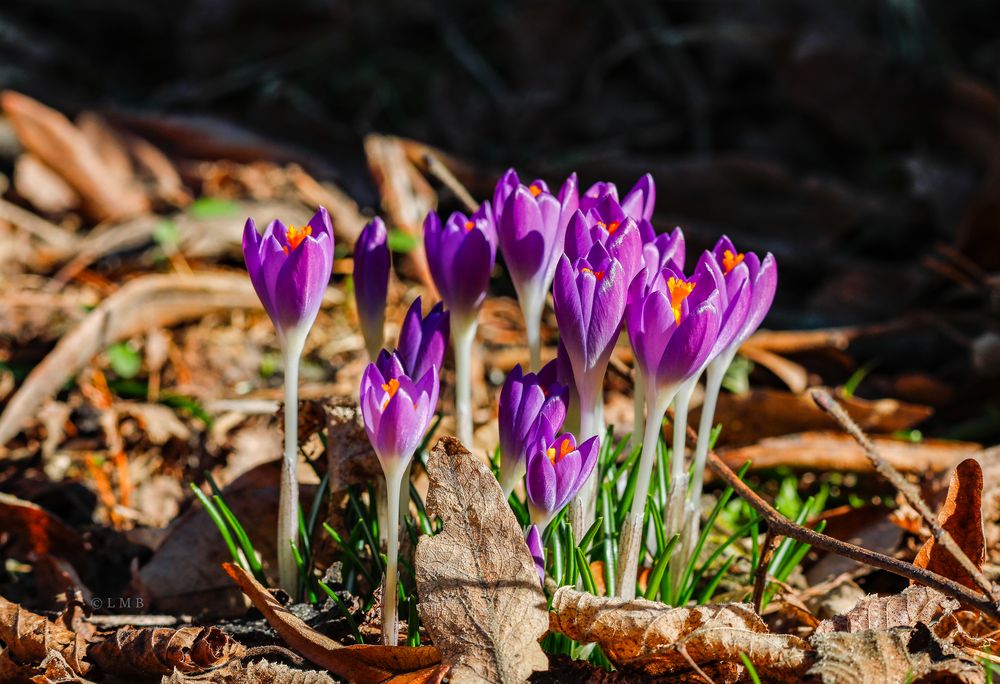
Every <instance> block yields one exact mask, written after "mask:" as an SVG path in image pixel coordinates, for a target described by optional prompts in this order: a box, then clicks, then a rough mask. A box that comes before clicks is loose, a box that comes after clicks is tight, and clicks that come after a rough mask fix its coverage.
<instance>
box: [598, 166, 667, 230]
mask: <svg viewBox="0 0 1000 684" xmlns="http://www.w3.org/2000/svg"><path fill="white" fill-rule="evenodd" d="M608 196H610V197H611V198H612V199H613V200H614V201H615V202H618V203H619V204H620V205H621V207H622V209H623V210H624V211H625V215H626V216H631V217H632V218H633V219H635V222H636V223H640V222H647V223H648V222H649V221H651V220H652V218H653V209H654V207H655V206H656V183H654V182H653V176H651V175H650V174H648V173H647V174H645V175H643V177H642V178H640V179H639V180H638V181H636V183H635V185H633V186H632V189H631V190H629V191H628V193H627V194H626V195H625V197H624V198H622V199H621V200H619V199H618V197H619V196H618V186H616V185H615V184H614V183H609V182H607V181H601V182H598V183H594V184H593V185H591V186H590V187H589V188H587V190H586V191H585V192H584V193H583V194H582V195H581V196H580V204H579V208H580V211H582V212H584V213H586V212H588V211H589V210H590V209H592V208H593V207H594V206H596V205H597V204H598V203H599V202H600V201H601V200H602V199H604V198H605V197H608ZM650 228H652V224H650Z"/></svg>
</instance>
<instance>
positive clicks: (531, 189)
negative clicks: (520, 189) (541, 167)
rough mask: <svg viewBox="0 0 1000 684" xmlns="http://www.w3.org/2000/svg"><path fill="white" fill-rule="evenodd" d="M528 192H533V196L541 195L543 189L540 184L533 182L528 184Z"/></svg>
mask: <svg viewBox="0 0 1000 684" xmlns="http://www.w3.org/2000/svg"><path fill="white" fill-rule="evenodd" d="M528 192H530V193H531V196H532V197H538V196H539V195H541V194H542V189H541V188H540V187H539V186H537V185H535V184H534V183H532V184H531V185H529V186H528Z"/></svg>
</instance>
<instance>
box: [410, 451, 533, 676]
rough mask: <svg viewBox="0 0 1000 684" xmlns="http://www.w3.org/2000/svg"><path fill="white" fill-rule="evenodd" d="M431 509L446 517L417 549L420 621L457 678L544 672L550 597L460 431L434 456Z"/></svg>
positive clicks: (502, 499)
mask: <svg viewBox="0 0 1000 684" xmlns="http://www.w3.org/2000/svg"><path fill="white" fill-rule="evenodd" d="M427 474H428V476H429V478H430V488H429V490H428V494H427V511H428V513H429V514H431V515H436V516H437V517H439V518H441V519H442V520H443V521H444V530H443V531H442V532H440V533H439V534H437V535H435V536H433V537H428V536H426V535H424V536H422V537H421V538H420V541H419V542H418V543H417V551H416V557H415V565H416V580H417V591H418V593H419V595H420V604H419V605H418V609H419V611H420V619H421V622H422V623H423V625H424V627H425V628H426V629H427V633H428V634H429V635H430V636H431V639H432V640H433V642H434V644H435V645H436V646H437V647H438V648H439V649H440V650H441V656H442V660H443V661H444V662H445V663H447V664H448V665H451V666H452V672H451V676H450V678H451V681H453V682H456V683H461V682H504V683H507V682H520V681H523V680H525V679H527V678H528V676H529V675H530V674H531V673H532V672H536V671H539V670H545V669H546V668H547V667H548V658H546V656H545V653H544V652H543V651H542V649H541V647H540V646H539V645H538V640H539V639H540V638H541V637H542V635H544V634H545V629H546V626H547V622H548V620H547V618H546V611H545V595H544V594H543V593H542V589H541V587H540V586H539V583H538V572H537V571H536V570H535V565H534V561H533V560H532V559H531V554H530V553H529V551H528V547H527V545H526V544H525V543H524V536H523V533H522V531H521V528H520V526H519V525H518V523H517V519H516V518H515V517H514V514H513V512H512V511H511V510H510V506H508V505H507V501H506V499H505V497H504V495H503V492H502V491H501V489H500V485H499V484H498V483H497V480H496V478H495V477H494V476H493V474H492V473H490V471H489V470H488V469H487V468H486V466H484V465H483V464H481V463H480V462H479V461H478V460H477V459H476V458H475V457H474V456H473V455H472V454H470V453H469V452H468V451H467V450H466V449H465V447H463V446H462V444H461V443H460V442H459V441H458V440H457V439H454V438H452V437H444V438H442V439H441V440H440V441H439V442H438V443H437V445H436V446H435V447H434V450H433V451H432V452H431V455H430V459H429V461H428V463H427Z"/></svg>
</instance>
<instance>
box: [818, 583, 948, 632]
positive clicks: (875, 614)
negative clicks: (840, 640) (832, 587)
mask: <svg viewBox="0 0 1000 684" xmlns="http://www.w3.org/2000/svg"><path fill="white" fill-rule="evenodd" d="M958 608H959V605H958V601H956V600H955V599H953V598H948V597H947V596H945V595H944V594H942V593H941V592H939V591H935V590H934V589H928V588H927V587H919V586H912V587H907V588H906V589H904V590H903V592H902V593H900V594H894V595H890V596H877V595H870V596H865V597H864V598H862V599H861V600H860V601H858V603H857V605H855V606H854V608H852V609H851V610H850V611H848V612H847V613H845V614H844V615H836V616H834V617H832V618H830V619H829V620H823V622H821V623H820V624H819V626H818V627H816V632H815V633H816V634H827V633H829V632H861V631H864V630H866V629H879V630H886V629H891V628H893V627H912V626H913V625H915V624H917V623H918V622H924V623H930V622H932V621H934V620H937V619H939V618H940V617H942V616H943V615H946V614H949V613H952V612H953V611H956V610H958Z"/></svg>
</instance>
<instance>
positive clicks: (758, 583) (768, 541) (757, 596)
mask: <svg viewBox="0 0 1000 684" xmlns="http://www.w3.org/2000/svg"><path fill="white" fill-rule="evenodd" d="M779 541H781V539H780V537H779V536H778V535H776V534H774V531H773V530H772V528H771V526H770V525H768V526H767V534H766V535H764V545H763V546H762V547H761V549H760V559H759V560H758V561H757V569H756V571H755V572H754V578H753V609H754V610H755V611H756V612H757V613H758V614H760V611H761V606H762V605H763V603H764V590H765V589H766V588H767V566H769V565H770V564H771V558H772V556H774V550H775V549H776V548H777V547H778V542H779Z"/></svg>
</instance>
